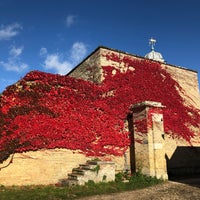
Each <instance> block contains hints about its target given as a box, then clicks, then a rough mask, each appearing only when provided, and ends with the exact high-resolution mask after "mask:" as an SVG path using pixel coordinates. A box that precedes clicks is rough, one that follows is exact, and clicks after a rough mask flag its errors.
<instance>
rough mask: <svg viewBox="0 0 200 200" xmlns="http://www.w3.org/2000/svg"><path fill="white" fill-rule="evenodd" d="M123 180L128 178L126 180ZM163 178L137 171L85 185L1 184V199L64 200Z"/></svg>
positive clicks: (118, 189)
mask: <svg viewBox="0 0 200 200" xmlns="http://www.w3.org/2000/svg"><path fill="white" fill-rule="evenodd" d="M123 180H126V181H125V182H124V181H123ZM162 182H163V181H162V180H159V179H156V178H154V177H153V178H152V177H147V176H144V175H142V174H140V173H137V174H135V175H133V176H131V177H128V176H126V175H125V174H117V175H116V180H115V181H114V182H109V183H106V182H101V183H98V184H95V183H94V182H93V181H89V182H88V183H86V184H85V185H84V186H78V185H77V186H73V187H68V186H59V187H58V186H52V185H51V186H20V187H19V186H12V187H4V186H0V200H64V199H78V198H80V197H85V196H91V195H96V194H109V193H116V192H121V191H128V190H135V189H139V188H145V187H149V186H152V185H155V184H159V183H162Z"/></svg>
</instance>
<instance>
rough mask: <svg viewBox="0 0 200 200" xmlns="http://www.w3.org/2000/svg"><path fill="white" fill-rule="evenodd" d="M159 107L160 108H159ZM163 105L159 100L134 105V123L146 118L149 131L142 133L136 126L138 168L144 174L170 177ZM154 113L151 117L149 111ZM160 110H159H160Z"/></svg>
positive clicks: (164, 177)
mask: <svg viewBox="0 0 200 200" xmlns="http://www.w3.org/2000/svg"><path fill="white" fill-rule="evenodd" d="M158 108H159V110H158ZM162 108H163V106H162V105H161V103H158V102H151V101H146V102H142V103H139V104H136V105H133V107H132V108H131V110H132V111H133V124H135V122H136V121H138V120H146V121H147V124H146V126H147V127H145V128H146V129H147V133H146V134H144V133H140V132H138V130H137V129H136V128H134V137H135V140H136V141H137V140H138V141H141V142H136V143H135V155H136V156H135V162H136V169H137V170H141V172H142V173H143V174H146V175H149V176H155V177H157V178H162V179H168V176H167V166H166V160H165V141H164V126H163V115H162ZM150 109H151V113H153V115H152V116H151V117H149V111H150ZM158 111H159V112H158Z"/></svg>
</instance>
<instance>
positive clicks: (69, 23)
mask: <svg viewBox="0 0 200 200" xmlns="http://www.w3.org/2000/svg"><path fill="white" fill-rule="evenodd" d="M75 19H76V16H75V15H68V16H67V18H66V25H67V27H70V26H72V25H73V24H74V23H75Z"/></svg>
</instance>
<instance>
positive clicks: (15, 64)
mask: <svg viewBox="0 0 200 200" xmlns="http://www.w3.org/2000/svg"><path fill="white" fill-rule="evenodd" d="M0 65H2V66H3V67H4V68H5V69H6V70H7V71H15V72H21V71H24V70H25V69H27V68H28V65H27V64H26V63H22V62H20V61H16V60H13V59H9V60H8V62H4V61H0Z"/></svg>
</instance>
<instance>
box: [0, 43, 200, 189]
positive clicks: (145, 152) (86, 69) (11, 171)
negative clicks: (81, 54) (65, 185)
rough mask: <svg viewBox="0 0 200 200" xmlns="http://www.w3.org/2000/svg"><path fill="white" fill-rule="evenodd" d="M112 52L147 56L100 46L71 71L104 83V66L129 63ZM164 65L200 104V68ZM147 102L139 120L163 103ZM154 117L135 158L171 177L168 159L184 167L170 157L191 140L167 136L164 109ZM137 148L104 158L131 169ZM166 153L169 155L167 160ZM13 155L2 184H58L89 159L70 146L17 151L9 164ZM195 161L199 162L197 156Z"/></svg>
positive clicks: (151, 171)
mask: <svg viewBox="0 0 200 200" xmlns="http://www.w3.org/2000/svg"><path fill="white" fill-rule="evenodd" d="M112 53H114V54H117V55H118V58H119V60H120V59H122V58H123V57H125V56H129V57H130V58H132V59H138V60H142V59H144V58H143V57H139V56H136V55H132V54H128V53H125V52H121V51H117V50H112V49H109V48H106V47H99V48H97V49H96V50H95V51H94V52H93V53H92V54H90V55H89V56H88V57H87V58H86V59H85V60H84V61H83V62H81V63H80V64H79V65H78V66H77V67H76V68H74V70H72V71H71V72H70V73H69V74H68V75H69V76H72V77H76V78H81V79H85V80H88V81H92V82H95V83H101V81H102V80H103V78H104V76H103V68H102V67H103V66H113V67H114V68H116V69H120V71H121V72H125V71H126V70H127V66H126V64H125V63H124V62H119V61H118V60H116V61H110V60H108V59H107V58H106V56H105V55H107V54H112ZM161 66H162V67H163V68H164V69H166V70H167V72H169V73H170V74H171V76H172V77H173V78H174V79H175V80H176V81H177V82H178V83H179V84H180V85H181V87H182V88H183V90H184V94H181V95H182V96H183V97H184V98H185V103H186V104H192V105H194V106H195V107H196V108H200V96H199V88H198V79H197V72H195V71H193V70H188V69H185V68H182V67H178V66H174V65H169V64H165V63H161ZM130 69H131V70H133V71H134V66H129V70H130ZM113 74H115V70H113ZM143 104H144V105H143V106H144V109H142V110H141V113H139V112H138V113H137V112H136V111H134V112H133V120H136V119H137V118H138V117H139V118H140V117H141V118H146V119H147V120H149V119H148V117H147V115H148V111H149V108H155V107H160V106H161V105H160V104H159V103H153V104H152V102H151V103H150V104H149V103H148V102H146V103H143ZM137 106H139V105H137ZM137 106H136V107H137ZM140 106H141V105H140ZM161 107H162V106H161ZM151 120H152V124H151V128H149V129H148V132H147V134H146V135H140V134H139V133H136V134H135V135H134V137H135V140H138V141H142V143H139V142H135V146H134V148H135V161H134V162H135V165H136V169H137V170H142V172H143V173H145V174H148V175H151V176H157V177H158V178H160V177H161V178H163V179H167V169H166V162H167V164H168V167H169V168H170V167H171V168H173V169H174V170H175V171H176V170H177V169H180V167H181V168H184V167H185V165H186V164H187V163H186V162H181V163H180V160H177V162H176V160H175V161H174V160H173V163H172V164H170V160H171V159H173V158H174V155H175V153H176V152H177V150H178V149H179V147H186V148H187V147H190V144H188V143H187V142H185V141H184V140H181V139H178V138H171V137H169V136H168V135H165V136H164V139H163V135H164V131H163V121H162V114H161V113H156V111H155V113H154V115H153V116H152V119H151ZM147 124H148V123H147ZM197 131H199V130H197ZM191 145H193V146H195V147H200V138H199V137H194V138H193V139H192V144H191ZM134 148H133V146H132V147H130V149H128V150H127V152H126V153H125V154H124V156H121V157H120V156H113V155H107V157H106V158H104V159H107V160H111V161H113V162H115V171H116V172H118V171H124V170H128V171H129V170H130V169H131V168H133V166H131V162H132V160H131V159H132V158H133V157H132V156H131V154H132V153H133V152H132V151H133V149H134ZM193 151H195V152H199V151H197V150H196V149H193ZM186 152H187V151H186ZM165 157H167V161H166V159H165ZM10 159H11V157H10V158H9V159H7V160H6V161H5V162H4V163H2V164H1V165H0V169H1V170H0V184H2V185H27V184H28V185H32V184H35V185H37V184H56V183H58V182H59V181H60V180H62V179H65V178H67V174H68V173H70V172H71V170H72V169H73V168H76V167H78V165H79V164H80V163H85V162H86V160H88V158H86V157H85V155H83V154H80V153H78V152H73V151H70V150H66V149H53V150H40V151H34V152H32V151H30V152H26V153H17V154H15V155H14V158H13V162H12V163H10V164H9V165H8V166H7V164H8V163H9V161H10ZM193 159H195V158H193ZM193 161H194V162H196V161H195V160H193ZM193 161H192V162H193ZM5 166H6V167H5ZM197 167H198V163H196V165H195V168H197ZM191 168H194V166H191Z"/></svg>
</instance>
